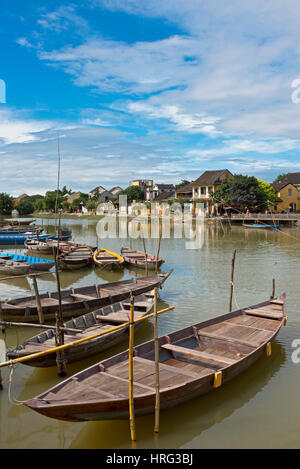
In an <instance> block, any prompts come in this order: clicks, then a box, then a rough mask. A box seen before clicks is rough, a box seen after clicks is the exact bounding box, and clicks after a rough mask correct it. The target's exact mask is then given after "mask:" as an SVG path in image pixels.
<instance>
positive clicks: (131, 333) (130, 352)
mask: <svg viewBox="0 0 300 469" xmlns="http://www.w3.org/2000/svg"><path fill="white" fill-rule="evenodd" d="M133 321H134V296H133V295H132V294H131V296H130V319H129V350H128V361H129V421H130V437H131V441H135V440H136V438H135V417H134V397H133V396H134V389H133V344H134V323H133Z"/></svg>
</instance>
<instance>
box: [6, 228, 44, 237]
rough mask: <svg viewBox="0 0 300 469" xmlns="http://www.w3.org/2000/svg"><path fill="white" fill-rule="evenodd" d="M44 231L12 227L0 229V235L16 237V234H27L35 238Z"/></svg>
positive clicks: (41, 229)
mask: <svg viewBox="0 0 300 469" xmlns="http://www.w3.org/2000/svg"><path fill="white" fill-rule="evenodd" d="M43 231H44V228H30V227H29V228H27V227H20V228H19V227H14V226H8V227H4V228H0V234H1V235H7V236H9V235H11V236H12V235H18V234H28V235H33V236H37V234H41V233H42V232H43Z"/></svg>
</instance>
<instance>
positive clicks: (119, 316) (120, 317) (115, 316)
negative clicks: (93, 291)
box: [96, 311, 143, 324]
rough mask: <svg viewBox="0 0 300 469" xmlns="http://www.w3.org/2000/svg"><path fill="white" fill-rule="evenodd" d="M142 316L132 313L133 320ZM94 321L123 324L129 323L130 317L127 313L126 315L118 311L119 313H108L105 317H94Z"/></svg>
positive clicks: (135, 312)
mask: <svg viewBox="0 0 300 469" xmlns="http://www.w3.org/2000/svg"><path fill="white" fill-rule="evenodd" d="M142 316H143V314H139V313H138V311H134V319H138V318H140V317H142ZM96 319H97V320H99V321H101V322H110V323H116V324H120V323H123V322H129V320H130V317H129V312H128V313H127V312H123V311H120V312H116V313H110V314H106V315H101V314H99V315H97V316H96Z"/></svg>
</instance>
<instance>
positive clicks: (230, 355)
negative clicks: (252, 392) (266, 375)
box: [25, 294, 286, 421]
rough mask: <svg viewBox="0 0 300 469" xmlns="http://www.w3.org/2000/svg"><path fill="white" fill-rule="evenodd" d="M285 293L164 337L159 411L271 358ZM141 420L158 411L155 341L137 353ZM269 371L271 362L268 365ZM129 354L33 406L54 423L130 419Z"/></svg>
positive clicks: (33, 401)
mask: <svg viewBox="0 0 300 469" xmlns="http://www.w3.org/2000/svg"><path fill="white" fill-rule="evenodd" d="M285 320H286V318H285V294H283V295H281V296H280V297H278V298H277V299H276V300H268V301H265V302H263V303H260V304H257V305H255V306H251V307H249V308H244V309H241V310H238V311H234V312H231V313H227V314H224V315H222V316H218V317H215V318H213V319H209V320H207V321H203V322H201V323H198V324H194V325H191V326H188V327H185V328H184V329H181V330H178V331H176V332H173V333H170V334H168V335H165V336H163V337H160V338H159V347H160V354H159V362H160V363H159V380H160V408H161V409H166V408H169V407H173V406H176V405H177V404H180V403H183V402H185V401H187V400H189V399H192V398H194V397H198V396H201V395H202V394H204V393H207V392H209V391H212V390H213V389H215V388H217V387H219V386H221V385H222V384H223V383H226V382H227V381H229V380H231V379H232V378H234V377H235V376H237V375H239V374H240V373H241V372H243V371H244V370H246V369H247V368H249V367H250V366H251V365H253V364H254V363H255V362H256V361H257V359H258V358H259V357H261V356H262V355H264V354H266V355H268V354H270V353H271V341H272V340H273V339H274V338H275V336H276V334H277V333H278V332H279V330H280V328H281V326H282V324H283V323H284V322H285ZM134 352H135V353H134V358H133V364H134V365H133V367H134V372H133V375H134V385H133V389H134V411H135V415H137V416H138V415H144V414H149V413H152V412H154V406H155V362H154V341H153V340H151V341H149V342H146V343H144V344H142V345H138V346H137V347H135V349H134ZM266 367H267V359H266ZM128 368H129V367H128V351H125V352H122V353H119V354H118V355H115V356H113V357H111V358H108V359H106V360H103V361H101V362H99V363H97V364H95V365H93V366H91V367H89V368H87V369H85V370H83V371H80V372H79V373H76V374H75V375H73V376H72V377H70V378H68V379H66V380H65V381H63V382H60V383H59V384H58V385H56V386H54V387H52V388H51V389H49V390H47V391H45V392H43V393H42V394H40V395H39V396H37V397H35V398H33V399H30V400H28V401H27V402H26V403H25V404H26V405H27V406H28V407H30V408H31V409H33V410H35V411H37V412H39V413H41V414H43V415H46V416H48V417H52V418H56V419H60V420H70V421H89V420H109V419H127V418H128V416H129V399H128V393H129V381H128Z"/></svg>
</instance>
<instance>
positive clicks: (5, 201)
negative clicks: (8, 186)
mask: <svg viewBox="0 0 300 469" xmlns="http://www.w3.org/2000/svg"><path fill="white" fill-rule="evenodd" d="M13 208H14V204H13V198H12V197H11V196H10V195H9V194H6V193H5V192H2V193H1V194H0V215H10V214H11V211H12V209H13Z"/></svg>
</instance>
